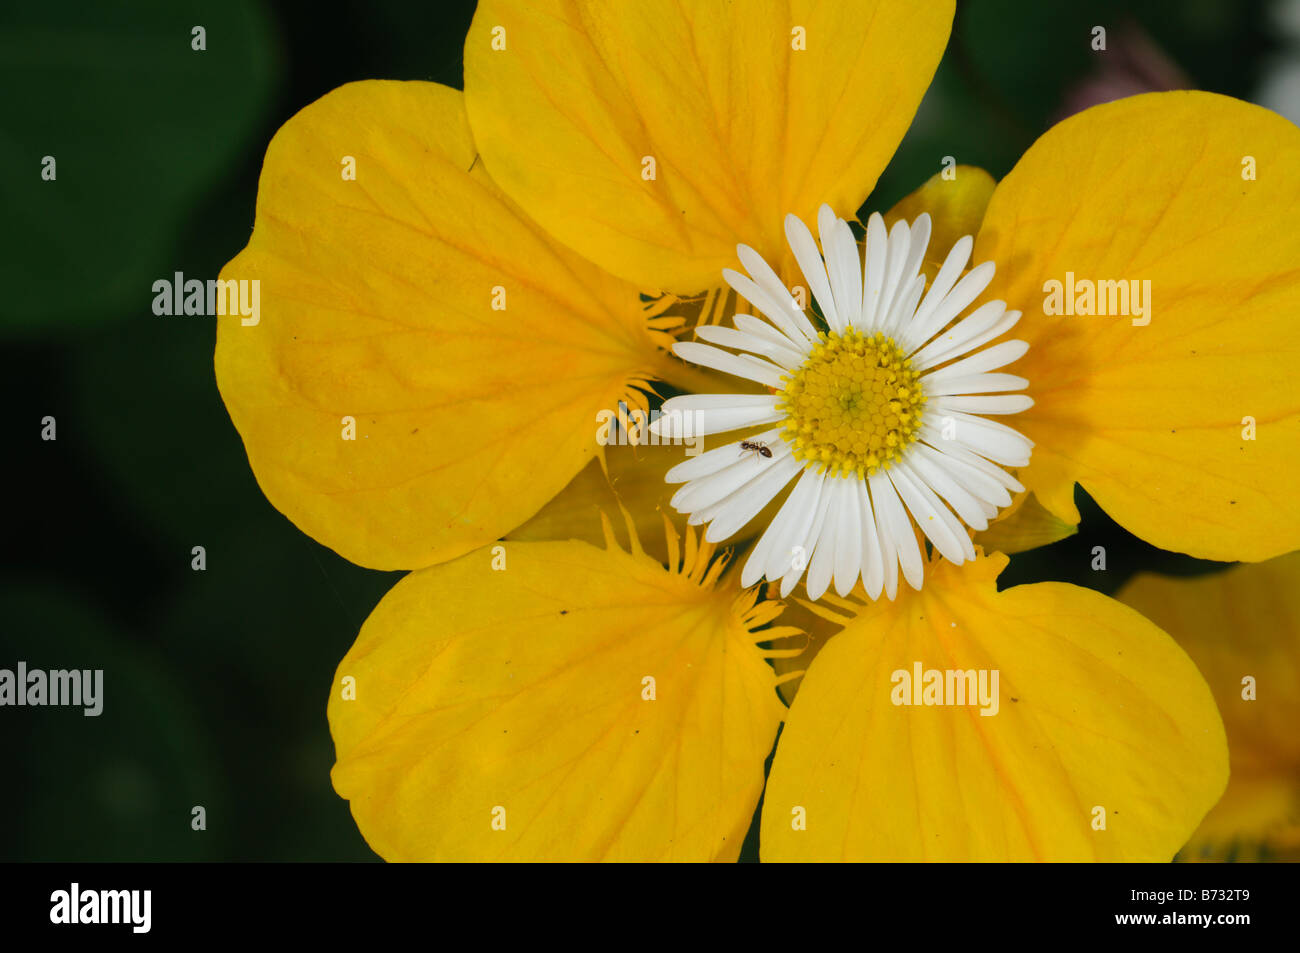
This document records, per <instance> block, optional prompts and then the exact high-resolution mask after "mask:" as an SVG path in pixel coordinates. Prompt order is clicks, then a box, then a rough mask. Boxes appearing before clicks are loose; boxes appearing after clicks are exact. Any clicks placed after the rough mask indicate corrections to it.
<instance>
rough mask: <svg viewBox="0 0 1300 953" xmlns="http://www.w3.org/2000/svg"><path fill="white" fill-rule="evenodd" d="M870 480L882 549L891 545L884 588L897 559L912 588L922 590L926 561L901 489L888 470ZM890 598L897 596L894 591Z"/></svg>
mask: <svg viewBox="0 0 1300 953" xmlns="http://www.w3.org/2000/svg"><path fill="white" fill-rule="evenodd" d="M867 482H868V483H869V484H870V485H871V502H872V504H873V505H874V506H875V508H876V527H877V529H879V530H880V538H881V541H882V543H884V546H882V548H885V547H888V551H887V552H886V554H885V588H886V590H887V591H888V590H889V589H890V575H891V569H890V564H891V563H892V562H894V561H897V564H898V566H897V568H901V569H902V570H903V577H904V578H905V579H906V580H907V584H908V585H909V586H911V587H912V588H913V589H920V588H921V583H922V582H923V581H924V578H925V563H924V561H923V560H922V559H921V548H920V547H919V546H918V545H917V543H916V533H915V532H914V531H913V529H912V523H911V520H909V519H908V518H907V511H906V510H905V509H903V502H902V500H900V499H899V498H898V491H897V490H896V489H895V488H894V484H893V483H892V482H890V479H889V473H888V471H886V470H880V471H877V472H876V473H873V474H872V475H871V476H870V477H868V478H867ZM891 554H892V558H891ZM895 584H897V579H896V578H895ZM889 598H891V599H892V598H894V596H893V595H892V594H891V595H890V597H889Z"/></svg>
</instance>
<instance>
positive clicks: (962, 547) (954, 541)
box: [889, 461, 975, 565]
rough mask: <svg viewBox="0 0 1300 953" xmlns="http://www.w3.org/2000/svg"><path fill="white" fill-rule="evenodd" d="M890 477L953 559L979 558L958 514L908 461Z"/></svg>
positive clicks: (920, 522)
mask: <svg viewBox="0 0 1300 953" xmlns="http://www.w3.org/2000/svg"><path fill="white" fill-rule="evenodd" d="M889 479H890V481H891V482H892V483H893V484H894V486H895V487H896V488H897V489H898V493H899V496H901V497H902V498H903V502H904V503H906V504H907V509H908V511H909V512H911V514H912V518H913V519H914V520H915V521H916V525H917V526H919V527H920V529H921V532H922V533H924V534H925V535H926V538H928V539H929V540H930V542H931V543H933V544H934V548H935V549H937V550H939V552H941V553H942V554H943V555H944V556H945V557H946V558H947V559H948V561H949V562H954V563H957V564H959V565H960V564H961V563H963V562H966V561H967V560H970V559H974V558H975V547H974V545H973V544H972V543H971V541H970V537H969V536H968V535H967V534H966V532H965V531H964V530H963V529H962V526H961V523H960V522H958V521H957V517H955V516H953V515H952V511H951V510H949V509H948V507H946V506H944V504H943V502H942V501H941V500H940V499H939V498H938V496H936V495H935V492H934V490H932V489H931V488H930V487H929V486H927V485H926V483H925V481H924V480H922V479H920V478H919V477H918V476H917V473H916V471H915V470H913V469H912V468H911V467H909V466H908V465H907V462H906V461H902V462H899V463H896V464H895V465H894V466H892V467H890V468H889Z"/></svg>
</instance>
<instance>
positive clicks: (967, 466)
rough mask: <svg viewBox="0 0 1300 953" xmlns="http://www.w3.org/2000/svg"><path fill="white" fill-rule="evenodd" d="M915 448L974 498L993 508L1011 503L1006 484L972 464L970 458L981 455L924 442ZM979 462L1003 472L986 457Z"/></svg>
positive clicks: (920, 455) (918, 453)
mask: <svg viewBox="0 0 1300 953" xmlns="http://www.w3.org/2000/svg"><path fill="white" fill-rule="evenodd" d="M916 451H917V453H916V455H917V456H918V457H924V458H925V459H927V460H928V461H929V462H930V463H932V464H934V465H935V466H936V467H939V468H940V469H942V470H943V471H944V472H946V473H948V474H949V475H950V476H952V478H953V479H954V480H956V481H957V482H959V483H960V484H961V485H962V486H964V487H965V488H966V489H967V490H968V491H970V493H971V494H972V495H973V496H975V497H976V498H977V499H979V500H981V501H983V502H985V503H989V504H992V505H993V506H995V507H1002V506H1010V505H1011V493H1010V492H1008V491H1009V490H1010V487H1008V486H1006V485H1005V484H1003V483H1002V482H1001V481H1000V480H998V479H997V478H996V477H995V476H993V475H992V474H990V473H988V472H987V471H986V470H984V469H983V468H981V467H980V466H978V465H976V464H975V463H974V461H973V460H971V459H970V458H971V457H974V458H975V459H979V460H982V458H980V457H977V456H976V455H975V454H973V453H970V451H967V450H963V449H962V448H960V447H955V446H951V445H945V446H944V448H943V449H942V450H937V449H935V448H934V447H931V446H930V445H929V444H925V443H918V444H917V445H916ZM967 454H969V456H967V457H966V458H964V459H963V455H967ZM983 463H984V464H986V465H988V466H990V467H993V468H994V469H995V470H997V471H998V472H999V473H1005V472H1006V471H1004V470H1002V469H1001V468H1000V467H998V466H996V465H995V464H991V463H989V462H988V461H987V460H983ZM1017 492H1018V491H1017Z"/></svg>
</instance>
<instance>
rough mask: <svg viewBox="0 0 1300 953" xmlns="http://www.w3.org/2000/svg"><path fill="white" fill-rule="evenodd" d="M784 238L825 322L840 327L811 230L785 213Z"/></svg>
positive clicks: (823, 266)
mask: <svg viewBox="0 0 1300 953" xmlns="http://www.w3.org/2000/svg"><path fill="white" fill-rule="evenodd" d="M785 238H786V241H788V242H789V243H790V251H792V252H793V253H794V260H795V261H797V262H798V263H799V270H800V271H801V272H803V279H804V281H806V282H808V290H809V291H810V292H811V293H812V296H813V297H814V298H816V299H817V303H818V304H819V305H821V308H822V315H823V316H824V317H825V318H826V323H827V324H829V325H830V326H831V327H832V328H834V327H842V326H843V322H842V321H841V319H840V317H839V313H838V312H837V311H836V310H835V298H834V296H833V295H832V294H831V282H830V278H829V277H828V275H827V274H826V266H825V265H824V264H823V263H822V256H821V253H820V252H818V251H817V242H816V241H815V240H814V239H813V236H812V232H810V231H809V230H808V226H807V225H805V224H804V223H803V220H802V219H801V218H799V217H798V216H797V215H787V216H786V217H785Z"/></svg>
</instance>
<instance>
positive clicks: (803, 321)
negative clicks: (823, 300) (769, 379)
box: [736, 245, 817, 341]
mask: <svg viewBox="0 0 1300 953" xmlns="http://www.w3.org/2000/svg"><path fill="white" fill-rule="evenodd" d="M736 255H737V257H738V258H740V263H741V264H742V265H744V266H745V270H746V271H747V272H749V274H750V277H752V278H753V279H754V284H756V285H758V286H759V287H760V288H762V289H763V290H764V291H766V292H767V293H768V295H769V296H770V297H771V299H772V300H773V301H775V302H777V303H779V304H781V305H783V306H784V308H785V314H786V315H787V316H788V317H789V318H790V322H791V323H792V324H793V325H794V326H795V327H796V328H797V329H798V331H799V334H797V335H795V338H796V339H800V338H801V339H802V340H804V341H815V340H817V332H816V331H815V330H813V326H812V324H810V323H809V321H808V316H807V315H806V314H804V313H803V311H802V310H801V309H800V308H799V305H798V303H797V302H796V301H795V300H794V295H792V294H790V289H789V288H787V287H786V286H785V284H784V283H783V282H782V281H781V278H780V277H779V276H778V275H777V273H776V272H775V271H773V270H772V266H771V265H769V264H768V263H767V261H766V259H764V258H763V256H762V255H760V254H759V253H758V252H756V251H754V249H752V248H750V247H749V246H748V245H737V246H736Z"/></svg>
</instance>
